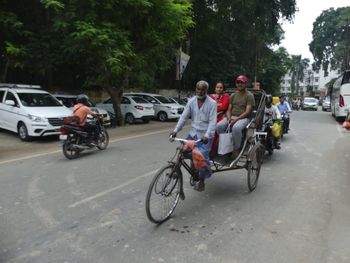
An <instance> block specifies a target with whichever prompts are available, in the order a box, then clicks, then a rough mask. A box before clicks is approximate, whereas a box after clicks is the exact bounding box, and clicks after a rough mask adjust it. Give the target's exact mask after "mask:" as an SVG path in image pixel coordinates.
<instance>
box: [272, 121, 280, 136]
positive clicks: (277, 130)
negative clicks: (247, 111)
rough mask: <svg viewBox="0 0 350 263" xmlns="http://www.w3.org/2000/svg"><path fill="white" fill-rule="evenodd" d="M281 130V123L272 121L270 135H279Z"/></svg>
mask: <svg viewBox="0 0 350 263" xmlns="http://www.w3.org/2000/svg"><path fill="white" fill-rule="evenodd" d="M281 132H282V123H281V122H274V124H273V125H272V131H271V133H272V136H273V137H276V138H278V137H280V136H281Z"/></svg>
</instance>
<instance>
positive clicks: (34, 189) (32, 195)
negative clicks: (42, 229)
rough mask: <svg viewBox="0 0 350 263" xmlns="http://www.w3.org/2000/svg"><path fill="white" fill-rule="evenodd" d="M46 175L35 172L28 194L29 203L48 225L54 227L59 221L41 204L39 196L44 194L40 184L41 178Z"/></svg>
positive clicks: (40, 218)
mask: <svg viewBox="0 0 350 263" xmlns="http://www.w3.org/2000/svg"><path fill="white" fill-rule="evenodd" d="M45 176H46V175H43V176H40V175H39V174H35V175H34V177H33V179H32V180H31V181H30V183H29V186H28V194H27V195H28V205H29V207H30V208H32V210H33V212H34V214H35V215H36V216H37V217H38V218H39V220H40V221H41V222H42V223H43V224H44V225H45V226H46V227H53V226H55V225H58V224H59V222H58V221H57V220H56V219H55V218H54V217H53V216H52V215H51V214H50V213H49V212H48V211H47V210H45V209H44V208H43V207H42V206H41V205H40V201H39V198H40V197H41V196H42V195H43V193H42V192H41V191H40V189H39V186H38V184H39V181H40V179H42V178H43V177H45Z"/></svg>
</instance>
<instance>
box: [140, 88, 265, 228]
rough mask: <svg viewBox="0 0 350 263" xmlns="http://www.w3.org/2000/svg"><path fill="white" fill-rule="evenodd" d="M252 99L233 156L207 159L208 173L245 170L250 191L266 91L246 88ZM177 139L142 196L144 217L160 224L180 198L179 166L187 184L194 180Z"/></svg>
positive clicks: (258, 155) (259, 154)
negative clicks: (170, 155)
mask: <svg viewBox="0 0 350 263" xmlns="http://www.w3.org/2000/svg"><path fill="white" fill-rule="evenodd" d="M249 91H250V92H251V93H253V95H254V98H255V102H256V103H255V105H256V106H255V108H254V111H253V113H252V117H251V120H250V122H249V124H248V125H247V126H246V128H245V129H244V131H243V138H242V144H241V151H240V153H239V155H238V156H237V158H236V159H234V160H230V161H229V162H227V161H225V162H223V161H222V158H221V156H214V157H212V158H211V170H212V173H217V172H223V171H230V170H237V169H246V170H247V183H248V189H249V191H253V190H254V189H255V188H256V186H257V183H258V179H259V174H260V167H261V164H262V160H263V156H264V152H265V148H264V146H263V145H262V144H261V140H262V139H263V138H264V137H266V132H263V131H261V127H262V122H263V117H264V110H265V97H266V94H265V92H264V91H262V90H249ZM174 141H178V142H180V146H179V147H177V148H176V153H175V155H174V156H173V158H172V159H171V160H170V161H168V164H167V165H165V166H164V167H162V168H161V169H159V170H158V172H157V173H156V175H155V176H154V177H153V180H152V182H151V184H150V186H149V189H148V192H147V197H146V213H147V217H148V219H149V220H150V221H151V222H153V223H155V224H160V223H163V222H164V221H166V220H167V219H169V218H170V216H171V214H172V213H173V212H174V210H175V208H176V205H177V203H178V202H179V199H181V200H184V199H185V194H184V190H183V174H182V170H181V168H182V167H183V168H184V169H185V170H187V172H188V173H189V174H190V176H191V177H190V184H191V185H192V186H193V185H194V183H195V172H194V171H193V170H192V168H191V165H190V160H188V159H186V158H185V157H184V151H183V146H184V144H185V143H186V142H187V140H184V139H179V138H174Z"/></svg>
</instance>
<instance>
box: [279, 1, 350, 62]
mask: <svg viewBox="0 0 350 263" xmlns="http://www.w3.org/2000/svg"><path fill="white" fill-rule="evenodd" d="M344 6H350V0H297V7H298V9H299V11H298V12H297V13H296V14H295V17H294V20H293V23H289V22H287V21H285V22H284V23H283V26H282V27H283V30H284V31H285V35H284V39H283V40H282V41H281V45H280V46H283V47H285V48H286V49H287V51H288V53H289V54H292V55H300V54H301V55H302V57H303V58H309V59H311V61H313V56H312V54H311V53H310V51H309V43H310V42H311V41H312V29H313V23H314V22H315V20H316V18H317V17H318V16H319V15H320V14H321V13H322V11H323V10H326V9H328V8H331V7H334V9H336V8H338V7H344Z"/></svg>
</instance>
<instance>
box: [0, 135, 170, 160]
mask: <svg viewBox="0 0 350 263" xmlns="http://www.w3.org/2000/svg"><path fill="white" fill-rule="evenodd" d="M169 130H170V129H166V130H161V131H156V132H149V133H143V134H140V135H134V136H128V137H123V138H119V139H115V140H111V141H110V143H115V142H121V141H127V140H131V139H137V138H141V137H146V136H150V135H155V134H160V133H165V132H169ZM59 152H62V150H56V151H52V152H45V153H39V154H33V155H28V156H24V157H20V158H15V159H10V160H6V161H2V162H0V165H2V164H6V163H12V162H16V161H23V160H27V159H32V158H36V157H40V156H44V155H50V154H55V153H59Z"/></svg>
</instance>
